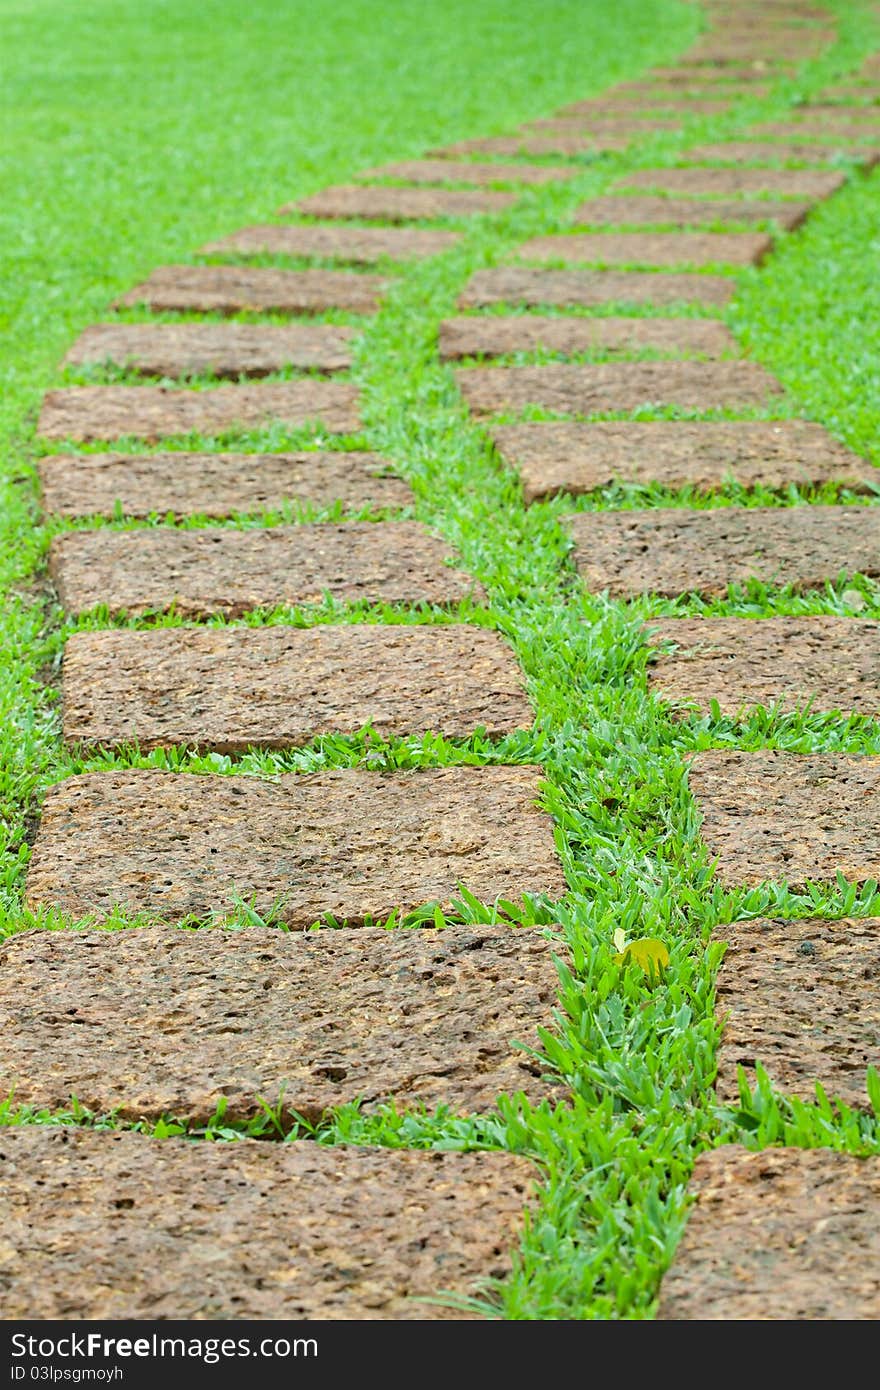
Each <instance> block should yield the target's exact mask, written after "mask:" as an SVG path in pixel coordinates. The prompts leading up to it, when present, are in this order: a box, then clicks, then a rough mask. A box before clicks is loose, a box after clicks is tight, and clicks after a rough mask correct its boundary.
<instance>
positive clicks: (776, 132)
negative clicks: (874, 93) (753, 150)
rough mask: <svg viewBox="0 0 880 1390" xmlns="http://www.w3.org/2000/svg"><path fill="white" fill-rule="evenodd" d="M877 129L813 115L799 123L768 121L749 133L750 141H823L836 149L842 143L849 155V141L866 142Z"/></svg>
mask: <svg viewBox="0 0 880 1390" xmlns="http://www.w3.org/2000/svg"><path fill="white" fill-rule="evenodd" d="M878 133H880V132H878V131H877V128H876V127H874V128H873V129H871V127H868V128H867V129H866V125H865V122H864V121H862V122H858V123H857V122H855V121H854V122H853V123H852V124H851V125H844V124H843V123H842V122H838V121H829V120H828V119H827V118H826V117H823V118H821V119H817V117H816V114H815V113H813V117H812V119H809V118H808V117H802V119H801V120H799V121H766V122H763V123H761V124H760V125H755V126H752V128H751V130H750V131H749V132H748V135H749V139H750V140H751V139H753V138H755V137H772V138H774V139H779V140H804V139H810V140H823V141H825V142H826V144H828V145H830V146H831V148H832V149H833V148H834V142H835V141H840V142H841V145H840V148H841V151H842V152H843V153H847V151H848V146H847V143H846V142H847V141H849V140H865V139H867V138H868V137H870V136H871V135H877V134H878Z"/></svg>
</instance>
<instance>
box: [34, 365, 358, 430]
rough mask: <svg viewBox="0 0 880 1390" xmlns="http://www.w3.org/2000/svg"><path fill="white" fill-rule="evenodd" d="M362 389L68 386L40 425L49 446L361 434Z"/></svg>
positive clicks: (51, 401)
mask: <svg viewBox="0 0 880 1390" xmlns="http://www.w3.org/2000/svg"><path fill="white" fill-rule="evenodd" d="M358 395H359V392H358V389H357V387H356V386H353V385H351V383H350V382H347V381H316V380H315V379H314V378H308V379H307V380H302V381H282V382H272V383H262V384H260V385H256V386H214V387H211V388H210V389H208V390H204V391H198V390H193V389H190V390H182V391H178V390H174V389H173V388H172V387H166V386H70V387H66V388H64V389H62V390H60V391H47V392H46V395H45V396H44V397H43V408H42V410H41V411H40V418H39V421H38V423H37V433H38V434H41V435H42V436H43V438H44V439H79V440H82V441H84V442H85V441H88V440H92V439H121V438H122V437H123V436H125V435H137V436H138V438H140V439H145V440H153V439H162V438H163V437H167V436H169V435H179V434H207V435H211V434H225V433H229V432H232V431H236V430H248V429H259V428H264V427H265V426H267V425H270V424H272V422H273V421H281V423H282V424H284V425H286V426H288V428H290V429H298V428H300V427H301V426H302V425H308V424H318V425H323V426H324V428H325V429H327V430H330V431H331V433H334V434H352V433H354V432H355V431H356V430H358V429H360V424H361V419H360V415H359V413H358V408H357V402H358Z"/></svg>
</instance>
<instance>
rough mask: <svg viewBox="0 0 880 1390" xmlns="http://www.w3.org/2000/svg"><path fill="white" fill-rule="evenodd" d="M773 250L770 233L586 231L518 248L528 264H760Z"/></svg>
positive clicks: (519, 254)
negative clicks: (542, 262)
mask: <svg viewBox="0 0 880 1390" xmlns="http://www.w3.org/2000/svg"><path fill="white" fill-rule="evenodd" d="M772 245H773V242H772V239H771V238H770V237H769V236H767V234H766V233H765V232H607V233H603V232H592V233H590V232H586V233H569V234H568V235H566V236H542V237H534V238H533V239H532V240H531V241H526V242H524V243H523V245H522V246H520V247H518V248H517V255H518V256H522V257H523V259H524V260H529V261H568V262H571V261H588V262H589V261H591V262H594V263H596V264H604V265H636V264H641V265H657V266H675V265H712V264H716V265H737V266H739V265H755V264H757V262H758V261H760V260H763V258H764V256H766V255H767V253H768V251H769V250H770V249H771V247H772Z"/></svg>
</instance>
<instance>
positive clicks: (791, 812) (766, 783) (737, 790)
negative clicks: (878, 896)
mask: <svg viewBox="0 0 880 1390" xmlns="http://www.w3.org/2000/svg"><path fill="white" fill-rule="evenodd" d="M689 780H690V788H691V791H692V793H693V795H694V797H695V799H696V802H697V805H698V807H699V809H700V812H701V814H702V817H703V826H702V832H701V833H702V836H703V839H704V841H705V843H706V846H707V848H708V850H709V855H710V858H711V859H713V860H715V859H717V860H718V877H719V880H720V881H721V882H722V883H723V884H725V885H729V886H731V887H732V886H734V885H740V884H757V883H763V882H764V881H765V879H774V880H777V881H779V882H783V881H784V882H786V883H788V884H789V886H790V887H791V888H794V889H801V888H803V886H804V885H805V884H806V883H808V882H812V881H822V880H829V879H833V878H835V877H836V875H837V874H839V873H840V874H843V876H844V878H846V879H850V880H853V881H855V882H859V883H862V882H865V881H866V880H867V879H876V878H880V758H870V757H847V756H845V755H844V754H842V753H816V754H800V753H778V752H774V751H769V750H762V751H760V752H755V753H740V752H736V751H727V750H725V751H719V750H715V749H713V750H712V751H709V752H705V753H696V754H694V756H693V757H692V758H691V759H690V779H689Z"/></svg>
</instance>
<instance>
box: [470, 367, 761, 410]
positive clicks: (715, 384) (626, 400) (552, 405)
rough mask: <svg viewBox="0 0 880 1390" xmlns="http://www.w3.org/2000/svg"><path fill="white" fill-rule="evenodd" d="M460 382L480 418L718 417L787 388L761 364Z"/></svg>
mask: <svg viewBox="0 0 880 1390" xmlns="http://www.w3.org/2000/svg"><path fill="white" fill-rule="evenodd" d="M456 380H457V382H458V385H459V388H460V390H461V393H462V395H463V396H464V398H465V400H466V401H467V403H468V405H469V407H470V409H471V411H472V413H473V414H474V415H478V416H489V415H497V414H499V413H500V412H502V411H510V410H521V409H523V408H524V407H525V406H527V405H539V406H542V407H543V408H544V409H545V410H555V411H560V412H563V413H565V414H569V415H592V414H597V413H599V412H603V411H610V410H637V409H638V408H639V407H640V406H645V405H652V404H654V405H670V406H678V407H679V408H681V409H683V410H713V409H716V408H720V407H723V406H729V407H738V406H746V405H761V404H764V403H766V402H767V401H768V400H769V399H770V398H771V397H772V396H773V395H775V394H777V393H778V392H779V391H780V389H781V388H780V386H779V384H778V383H777V382H776V381H775V379H774V378H773V377H772V376H771V375H770V373H769V372H766V371H765V370H764V368H763V367H758V366H756V365H755V363H753V362H590V363H583V364H581V363H578V364H573V363H572V364H569V363H558V364H557V363H553V364H551V365H549V366H536V367H466V368H464V369H463V370H460V371H458V372H456Z"/></svg>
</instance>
